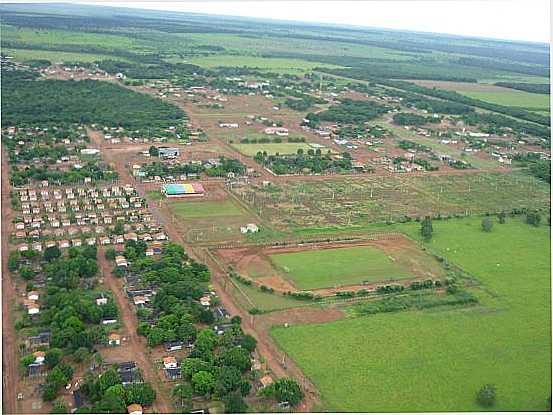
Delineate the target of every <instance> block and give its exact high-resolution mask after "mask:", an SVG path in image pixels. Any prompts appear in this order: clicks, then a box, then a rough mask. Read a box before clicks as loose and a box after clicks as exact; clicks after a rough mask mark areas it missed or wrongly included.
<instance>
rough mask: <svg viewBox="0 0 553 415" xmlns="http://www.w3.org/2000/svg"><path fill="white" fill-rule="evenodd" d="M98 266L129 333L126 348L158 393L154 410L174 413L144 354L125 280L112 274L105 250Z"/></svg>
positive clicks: (143, 345)
mask: <svg viewBox="0 0 553 415" xmlns="http://www.w3.org/2000/svg"><path fill="white" fill-rule="evenodd" d="M98 265H99V268H100V271H101V273H102V276H103V278H104V284H105V285H106V286H107V288H109V289H110V290H111V292H112V293H113V295H114V297H115V301H116V302H117V307H118V308H119V310H120V312H121V324H122V325H123V326H124V328H125V331H126V332H127V333H128V337H127V343H126V344H125V346H124V347H127V348H129V349H131V351H132V356H133V359H134V360H135V362H136V363H137V365H138V367H140V368H141V369H142V372H143V374H144V378H145V380H146V381H147V382H149V383H150V384H151V385H152V387H153V388H154V390H155V391H156V400H155V402H154V405H153V408H152V409H153V410H154V412H156V413H171V412H172V411H173V408H172V405H171V398H170V397H169V395H168V393H167V391H166V390H165V389H164V388H162V385H161V383H162V381H161V379H160V378H159V373H158V371H157V370H156V368H155V367H154V365H153V364H152V362H151V359H149V358H148V357H147V356H146V354H145V352H144V351H145V350H146V349H147V348H148V345H147V344H146V341H145V339H144V338H143V337H140V336H139V335H138V334H137V333H136V329H137V328H138V319H137V318H136V314H135V313H134V310H133V309H132V306H131V304H130V303H129V301H128V299H127V297H126V295H125V293H124V287H123V280H122V279H118V278H116V277H114V276H113V274H112V272H111V270H112V269H113V265H112V264H110V263H109V262H108V260H107V259H106V257H105V255H104V250H103V249H100V250H99V251H98Z"/></svg>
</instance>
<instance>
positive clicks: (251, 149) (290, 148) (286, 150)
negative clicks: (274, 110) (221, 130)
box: [231, 143, 311, 157]
mask: <svg viewBox="0 0 553 415" xmlns="http://www.w3.org/2000/svg"><path fill="white" fill-rule="evenodd" d="M231 145H232V147H234V148H235V149H236V150H238V151H239V152H240V153H242V154H244V155H245V156H250V157H253V156H255V155H256V154H257V153H258V152H260V151H266V152H267V154H276V153H279V154H296V152H297V151H298V149H300V148H301V149H302V150H303V151H304V152H307V150H310V149H311V147H310V146H309V144H307V143H267V144H231Z"/></svg>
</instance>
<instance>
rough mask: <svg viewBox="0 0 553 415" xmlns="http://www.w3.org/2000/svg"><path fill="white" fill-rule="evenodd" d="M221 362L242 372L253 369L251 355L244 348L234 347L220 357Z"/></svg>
mask: <svg viewBox="0 0 553 415" xmlns="http://www.w3.org/2000/svg"><path fill="white" fill-rule="evenodd" d="M219 359H220V361H221V362H222V363H223V365H225V366H232V367H235V368H237V369H238V370H239V371H240V372H245V371H246V370H249V369H251V366H252V362H251V359H250V353H249V352H248V351H247V350H246V349H243V348H242V347H233V348H232V349H230V350H228V351H225V352H224V353H222V354H221V355H220V356H219Z"/></svg>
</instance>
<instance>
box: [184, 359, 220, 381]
mask: <svg viewBox="0 0 553 415" xmlns="http://www.w3.org/2000/svg"><path fill="white" fill-rule="evenodd" d="M201 371H204V372H211V371H212V366H211V364H209V363H207V362H204V361H203V360H202V359H199V358H197V357H187V358H186V359H183V360H182V363H181V373H182V374H183V376H187V377H189V378H191V377H192V376H194V375H195V374H196V373H198V372H201Z"/></svg>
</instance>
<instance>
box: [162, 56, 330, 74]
mask: <svg viewBox="0 0 553 415" xmlns="http://www.w3.org/2000/svg"><path fill="white" fill-rule="evenodd" d="M168 61H169V62H186V63H191V64H194V65H198V66H203V67H205V68H216V67H220V66H223V67H240V68H241V67H248V68H255V69H260V70H269V71H272V72H281V73H294V74H297V73H304V72H309V71H311V70H312V69H313V68H315V67H317V66H319V67H320V66H324V67H327V68H339V66H335V65H328V64H322V63H319V62H310V61H306V60H302V59H281V58H264V57H259V56H247V55H213V56H201V57H194V58H190V59H186V61H183V60H182V59H169V60H168Z"/></svg>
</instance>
